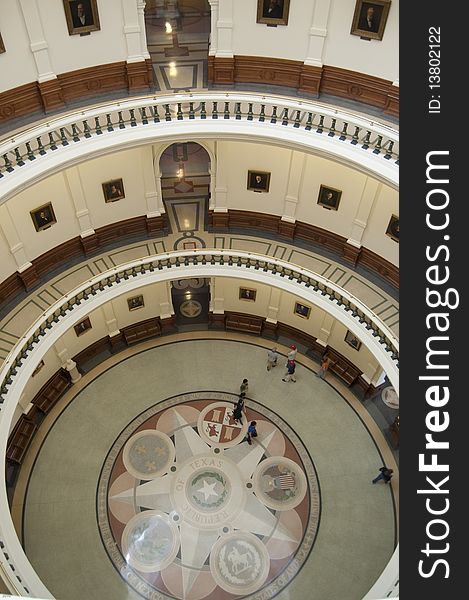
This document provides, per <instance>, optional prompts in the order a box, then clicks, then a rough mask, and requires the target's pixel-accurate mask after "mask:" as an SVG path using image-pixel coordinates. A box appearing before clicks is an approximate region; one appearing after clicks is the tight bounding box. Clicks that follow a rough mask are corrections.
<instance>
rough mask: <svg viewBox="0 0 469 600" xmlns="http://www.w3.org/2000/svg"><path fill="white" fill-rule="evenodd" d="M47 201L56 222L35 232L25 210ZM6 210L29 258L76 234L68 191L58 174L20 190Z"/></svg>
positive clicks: (62, 178) (78, 231) (77, 231)
mask: <svg viewBox="0 0 469 600" xmlns="http://www.w3.org/2000/svg"><path fill="white" fill-rule="evenodd" d="M49 202H51V203H52V207H53V210H54V213H55V217H56V220H57V223H56V224H54V225H51V227H49V229H45V230H43V231H36V230H35V228H34V224H33V221H32V219H31V216H30V214H29V213H30V211H32V210H35V209H36V208H39V207H40V206H43V205H44V204H48V203H49ZM7 209H8V212H9V213H10V216H11V219H12V220H13V222H14V223H15V227H16V229H17V231H18V235H19V237H20V239H21V241H22V242H23V244H24V249H25V252H26V255H27V256H28V258H29V260H32V259H33V258H36V257H38V256H40V255H41V254H43V253H44V252H46V251H47V250H49V249H50V248H54V247H55V246H58V245H59V244H62V243H63V242H66V241H67V240H69V239H70V238H72V237H75V236H77V235H79V233H80V230H79V228H78V223H77V221H76V218H75V212H74V208H73V204H72V200H71V198H70V193H69V190H68V188H67V185H66V182H65V179H64V176H63V174H61V173H58V174H57V175H52V176H51V177H49V178H47V179H45V180H44V181H40V182H39V183H37V184H36V185H35V186H34V187H33V188H30V189H28V190H25V191H23V192H20V193H19V194H18V195H17V196H15V198H13V199H12V201H11V202H9V203H8V204H7Z"/></svg>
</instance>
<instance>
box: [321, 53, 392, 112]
mask: <svg viewBox="0 0 469 600" xmlns="http://www.w3.org/2000/svg"><path fill="white" fill-rule="evenodd" d="M320 91H321V92H322V93H325V94H331V95H333V96H340V97H341V98H347V99H348V100H355V101H357V102H363V103H364V104H371V106H376V107H378V108H381V109H383V110H385V111H386V112H388V113H389V114H394V115H395V116H398V113H399V104H398V102H399V90H398V88H396V87H395V86H393V85H392V81H388V80H387V79H381V78H379V77H373V76H372V75H366V74H365V73H359V72H358V71H349V70H348V69H339V68H338V67H332V66H329V65H325V66H324V69H323V74H322V79H321V89H320ZM389 96H391V97H392V98H393V99H394V100H397V104H396V102H394V103H393V104H392V108H391V104H390V100H388V97H389Z"/></svg>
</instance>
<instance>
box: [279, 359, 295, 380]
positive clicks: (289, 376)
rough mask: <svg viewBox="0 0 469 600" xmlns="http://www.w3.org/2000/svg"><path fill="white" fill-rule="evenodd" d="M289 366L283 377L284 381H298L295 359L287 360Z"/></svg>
mask: <svg viewBox="0 0 469 600" xmlns="http://www.w3.org/2000/svg"><path fill="white" fill-rule="evenodd" d="M285 366H286V367H287V372H286V373H285V376H284V377H283V379H282V381H285V382H287V381H293V383H296V378H295V369H296V363H295V361H294V360H289V361H287V364H286V365H285Z"/></svg>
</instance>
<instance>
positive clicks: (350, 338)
mask: <svg viewBox="0 0 469 600" xmlns="http://www.w3.org/2000/svg"><path fill="white" fill-rule="evenodd" d="M345 341H346V342H347V344H348V345H349V346H352V348H355V350H360V347H361V345H362V343H361V342H360V340H359V339H358V338H357V336H356V335H355V334H354V333H352V332H351V331H347V334H346V335H345Z"/></svg>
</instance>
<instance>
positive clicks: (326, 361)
mask: <svg viewBox="0 0 469 600" xmlns="http://www.w3.org/2000/svg"><path fill="white" fill-rule="evenodd" d="M330 366H331V359H330V358H329V357H328V356H323V357H322V359H321V366H320V368H319V371H318V372H317V373H316V377H320V378H321V379H326V372H327V369H328V368H329V367H330Z"/></svg>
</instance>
